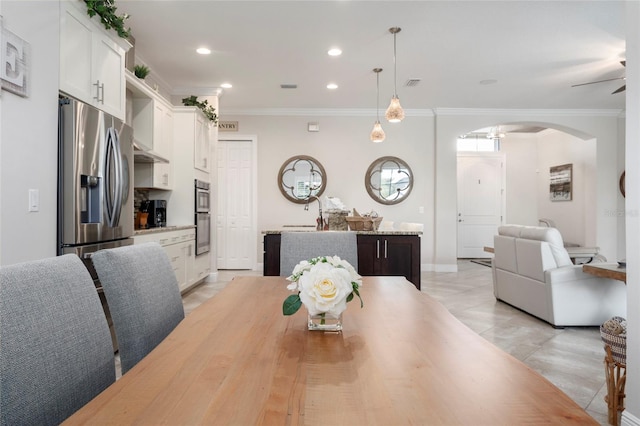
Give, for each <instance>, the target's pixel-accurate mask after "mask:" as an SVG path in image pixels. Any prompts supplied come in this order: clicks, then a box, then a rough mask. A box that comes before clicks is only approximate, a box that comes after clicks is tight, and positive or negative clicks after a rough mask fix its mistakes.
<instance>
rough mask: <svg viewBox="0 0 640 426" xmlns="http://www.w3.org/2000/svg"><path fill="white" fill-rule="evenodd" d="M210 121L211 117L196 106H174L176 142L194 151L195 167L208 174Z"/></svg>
mask: <svg viewBox="0 0 640 426" xmlns="http://www.w3.org/2000/svg"><path fill="white" fill-rule="evenodd" d="M209 123H210V121H209V119H208V118H207V117H206V116H205V115H204V114H203V113H202V111H200V110H199V109H198V108H196V107H175V108H174V135H175V137H174V140H175V143H176V144H177V145H178V146H180V147H181V149H189V150H190V151H191V152H192V153H193V157H192V160H191V161H192V167H193V168H194V169H197V170H200V171H202V172H205V173H207V174H208V173H209V172H210V171H211V158H210V152H209V147H210V143H211V125H210V124H209Z"/></svg>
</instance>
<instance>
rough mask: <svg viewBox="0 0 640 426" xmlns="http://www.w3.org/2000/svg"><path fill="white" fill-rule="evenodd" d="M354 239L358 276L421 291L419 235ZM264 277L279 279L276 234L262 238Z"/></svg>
mask: <svg viewBox="0 0 640 426" xmlns="http://www.w3.org/2000/svg"><path fill="white" fill-rule="evenodd" d="M330 232H331V231H330ZM357 239H358V273H359V274H360V275H362V276H375V275H384V276H392V275H393V276H403V277H405V278H406V279H407V280H408V281H411V282H412V283H413V284H414V285H415V286H416V288H418V290H419V289H420V235H418V234H417V233H415V234H411V233H409V234H396V233H372V232H364V233H358V236H357ZM264 275H265V276H277V275H280V234H279V233H267V234H265V236H264Z"/></svg>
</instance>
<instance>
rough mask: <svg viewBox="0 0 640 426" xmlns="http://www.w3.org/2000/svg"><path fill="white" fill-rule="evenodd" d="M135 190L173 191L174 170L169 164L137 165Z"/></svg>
mask: <svg viewBox="0 0 640 426" xmlns="http://www.w3.org/2000/svg"><path fill="white" fill-rule="evenodd" d="M133 182H134V187H135V188H144V189H164V190H171V189H173V180H172V169H171V164H169V163H135V166H134V170H133Z"/></svg>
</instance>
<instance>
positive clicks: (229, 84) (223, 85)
mask: <svg viewBox="0 0 640 426" xmlns="http://www.w3.org/2000/svg"><path fill="white" fill-rule="evenodd" d="M220 87H222V88H223V89H231V88H232V87H233V85H232V84H231V83H222V84H221V85H220Z"/></svg>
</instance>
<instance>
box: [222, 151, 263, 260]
mask: <svg viewBox="0 0 640 426" xmlns="http://www.w3.org/2000/svg"><path fill="white" fill-rule="evenodd" d="M254 143H255V141H251V140H219V141H218V150H217V154H218V155H217V159H218V199H217V207H218V208H217V218H216V228H217V256H218V269H252V268H253V266H254V264H255V259H254V257H255V253H256V251H257V246H256V238H255V230H254V228H255V213H254V204H255V197H254V195H255V189H254V174H255V164H254V163H255V158H254V157H255V156H254Z"/></svg>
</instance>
